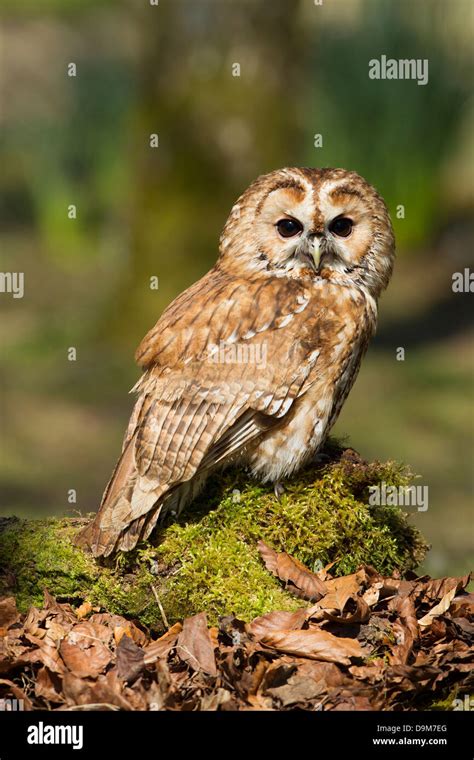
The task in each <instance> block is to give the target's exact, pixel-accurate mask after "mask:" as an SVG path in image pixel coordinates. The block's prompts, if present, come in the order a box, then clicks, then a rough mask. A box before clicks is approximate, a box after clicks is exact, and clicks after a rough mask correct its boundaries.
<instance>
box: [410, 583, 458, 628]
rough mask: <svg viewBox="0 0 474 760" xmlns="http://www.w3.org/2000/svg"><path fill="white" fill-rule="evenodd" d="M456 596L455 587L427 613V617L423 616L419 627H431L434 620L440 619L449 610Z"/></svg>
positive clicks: (419, 621)
mask: <svg viewBox="0 0 474 760" xmlns="http://www.w3.org/2000/svg"><path fill="white" fill-rule="evenodd" d="M455 596H456V586H453V588H452V589H451V591H448V592H447V593H446V594H445V595H444V596H443V598H442V599H441V601H440V602H439V603H438V604H436V605H435V606H434V607H433V608H432V609H431V610H430V611H429V612H427V613H426V615H423V617H422V618H420V619H419V620H418V625H421V626H422V627H424V626H427V625H431V623H432V622H433V620H434V619H435V618H436V617H438V615H443V613H445V612H446V611H447V610H449V607H450V605H451V601H452V600H453V599H454V597H455Z"/></svg>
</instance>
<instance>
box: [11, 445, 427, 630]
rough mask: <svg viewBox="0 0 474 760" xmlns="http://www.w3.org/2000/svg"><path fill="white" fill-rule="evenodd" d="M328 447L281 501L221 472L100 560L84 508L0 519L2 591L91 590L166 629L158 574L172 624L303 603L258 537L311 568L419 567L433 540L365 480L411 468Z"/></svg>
mask: <svg viewBox="0 0 474 760" xmlns="http://www.w3.org/2000/svg"><path fill="white" fill-rule="evenodd" d="M331 456H332V459H333V461H332V462H331V463H330V464H327V465H326V466H324V467H319V468H316V467H315V466H314V465H313V466H312V467H310V468H308V469H307V470H306V471H304V472H303V473H301V474H300V475H299V476H298V477H296V478H293V479H292V480H290V481H288V483H287V484H286V486H285V487H286V492H285V494H284V495H283V496H282V498H281V500H280V501H279V502H278V501H277V500H276V499H275V497H274V495H273V490H272V488H271V487H266V486H262V485H256V484H254V483H249V481H248V479H247V478H246V477H245V475H244V474H243V473H237V472H235V471H228V472H227V473H224V474H223V475H220V476H218V477H214V479H213V481H212V482H211V484H210V485H209V487H208V488H206V490H205V492H203V494H202V496H201V497H200V498H199V499H198V500H197V501H196V502H195V504H194V505H193V507H192V508H191V509H190V510H188V511H187V512H186V513H184V514H183V515H181V517H180V518H179V519H178V520H177V521H176V522H173V523H169V524H165V525H163V526H162V527H161V528H160V529H159V531H158V532H157V534H156V536H155V537H154V540H153V543H147V544H146V545H142V546H140V547H138V548H137V549H135V550H134V551H133V552H130V553H128V554H125V555H124V554H122V555H119V556H118V557H117V558H116V559H114V560H112V561H110V560H109V561H106V562H102V563H98V562H95V561H94V560H93V559H92V558H91V557H90V556H89V555H87V554H84V553H83V552H82V551H81V550H79V549H77V548H76V547H74V546H73V545H72V544H71V539H72V536H73V535H74V533H75V532H76V531H77V529H78V527H79V525H82V524H83V522H84V521H83V520H81V519H73V520H71V519H66V518H65V519H50V520H42V521H30V522H24V521H19V520H11V521H8V522H6V523H5V524H4V526H3V530H2V528H1V525H0V568H3V570H4V571H6V572H4V581H3V585H4V591H5V590H6V586H8V585H9V586H10V588H11V587H13V589H12V590H13V591H14V593H15V595H16V597H17V600H18V604H19V606H20V607H22V608H23V609H25V608H26V607H27V606H28V604H30V603H33V604H40V603H41V599H42V592H43V588H45V587H46V588H48V590H49V591H50V592H51V593H53V594H55V595H57V596H58V597H60V598H67V599H71V600H73V601H74V600H77V601H78V602H79V601H82V600H83V599H88V600H89V601H91V602H92V604H93V605H97V606H101V607H104V608H105V609H107V610H108V611H109V612H116V613H119V614H125V615H127V616H130V617H134V618H137V619H138V620H140V621H141V622H142V623H144V624H145V625H148V626H150V627H151V628H154V629H159V628H161V627H162V620H161V615H160V611H159V609H158V605H157V603H156V600H155V598H154V595H153V593H152V589H151V586H152V585H153V586H154V588H155V589H156V591H157V592H158V594H159V597H160V600H161V602H162V605H163V607H164V610H165V613H166V616H167V618H168V620H169V622H170V623H172V622H174V621H176V620H178V619H182V618H183V617H185V616H187V615H190V614H195V613H196V612H199V611H202V610H204V611H206V612H207V614H208V617H209V619H210V621H211V622H216V621H217V618H218V617H219V616H220V615H223V614H228V613H234V614H236V615H237V616H238V617H240V618H242V619H244V620H250V619H252V618H253V617H255V616H256V615H261V614H264V613H266V612H269V611H271V610H274V609H285V610H293V609H296V607H298V606H299V605H301V604H302V602H301V601H299V600H297V599H295V598H294V597H292V596H290V595H289V594H288V593H287V592H286V591H285V590H284V588H282V586H281V584H280V582H279V581H278V580H277V579H275V578H274V577H272V576H271V575H270V574H269V573H268V572H267V571H266V569H265V568H264V566H263V563H262V562H261V560H260V557H259V555H258V551H257V548H256V544H257V542H258V540H259V539H263V540H264V541H265V542H266V543H268V544H269V545H270V546H272V547H273V548H274V549H276V550H278V551H286V552H288V553H289V554H292V555H293V556H295V557H297V558H298V559H300V560H301V561H302V562H304V563H305V564H306V565H307V566H308V567H311V568H313V567H317V566H320V565H325V564H327V563H329V562H332V561H335V565H334V568H333V572H335V573H336V574H338V575H344V574H347V573H350V572H353V571H354V570H355V569H356V568H357V567H358V566H359V565H361V564H363V563H368V564H371V565H373V566H374V567H375V568H376V569H377V570H378V571H379V572H381V573H383V574H390V573H392V572H393V571H394V570H398V571H400V572H401V573H402V574H403V573H405V572H406V571H408V570H412V569H414V568H416V566H417V565H418V564H419V563H420V562H421V560H422V559H423V556H424V554H425V551H426V544H425V543H424V541H423V539H422V538H421V536H420V534H419V533H418V532H417V530H416V529H415V528H414V527H412V526H410V525H409V523H408V521H407V517H406V515H405V514H404V513H402V512H401V510H400V509H399V508H398V507H373V506H368V488H369V486H371V485H375V484H378V483H380V482H382V481H384V482H385V483H386V484H387V485H395V486H404V485H407V484H408V483H409V482H410V479H411V475H410V473H409V472H408V471H406V470H405V469H403V468H402V467H400V466H399V465H395V464H393V463H386V464H380V463H372V464H365V463H363V462H360V461H354V462H352V461H350V460H349V459H344V458H342V459H341V450H340V449H339V448H338V447H337V446H334V445H333V449H332V450H331ZM5 579H7V580H5ZM8 579H10V580H9V581H8ZM1 592H2V588H1V585H0V593H1Z"/></svg>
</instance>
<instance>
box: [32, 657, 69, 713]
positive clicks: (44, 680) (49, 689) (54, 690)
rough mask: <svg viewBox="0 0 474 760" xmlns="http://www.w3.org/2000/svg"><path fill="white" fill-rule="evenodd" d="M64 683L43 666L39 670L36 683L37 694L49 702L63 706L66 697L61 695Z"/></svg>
mask: <svg viewBox="0 0 474 760" xmlns="http://www.w3.org/2000/svg"><path fill="white" fill-rule="evenodd" d="M61 690H62V682H61V679H60V678H59V676H58V675H57V674H56V673H53V672H52V671H51V670H49V669H48V668H46V667H45V666H43V667H42V668H40V669H39V671H38V673H37V675H36V681H35V694H36V696H37V697H40V698H42V699H45V700H46V701H47V702H53V703H55V704H62V703H63V702H64V701H65V697H64V696H63V694H62V693H61Z"/></svg>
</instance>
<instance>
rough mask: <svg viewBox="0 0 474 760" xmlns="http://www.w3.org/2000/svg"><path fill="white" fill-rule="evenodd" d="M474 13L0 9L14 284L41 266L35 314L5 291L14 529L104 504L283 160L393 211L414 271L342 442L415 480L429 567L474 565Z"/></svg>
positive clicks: (31, 285) (405, 271)
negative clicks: (473, 282) (147, 366)
mask: <svg viewBox="0 0 474 760" xmlns="http://www.w3.org/2000/svg"><path fill="white" fill-rule="evenodd" d="M473 12H474V11H473V5H472V2H471V0H452V2H450V3H446V2H445V0H419V1H418V2H417V3H416V4H414V3H413V2H412V0H401V1H399V2H397V1H395V0H334V1H333V2H324V3H323V5H322V6H315V5H314V2H313V0H299V1H298V0H235V1H234V2H230V0H199V2H198V1H197V0H196V1H194V0H160V2H159V5H158V6H149V5H148V4H147V3H146V2H144V1H143V2H142V1H141V0H116V1H114V2H111V0H108V1H107V2H104V1H102V0H93V1H92V0H91V1H88V2H84V0H81V2H75V1H74V2H73V1H72V0H42V1H41V2H39V1H38V0H35V2H32V1H30V0H7V1H5V2H4V3H3V18H2V38H3V39H2V42H3V45H2V47H3V56H2V57H3V62H2V63H3V65H2V79H3V92H4V98H3V101H4V102H3V108H2V117H1V118H2V127H3V139H2V142H1V145H0V158H1V164H2V168H3V171H2V174H1V176H0V192H1V198H2V202H1V207H0V219H1V222H2V224H1V233H0V234H1V238H0V245H1V252H2V253H1V255H2V271H22V272H25V297H24V298H23V299H13V298H12V297H11V295H8V294H0V308H1V309H2V312H3V319H2V320H1V323H0V340H1V346H2V352H1V368H0V369H1V385H0V389H1V392H0V395H1V404H2V407H1V414H2V437H1V441H0V447H1V448H0V482H1V489H2V508H1V509H2V511H3V513H5V514H9V513H16V514H21V515H27V516H31V515H34V514H38V515H39V514H42V515H45V514H61V513H63V512H64V511H67V510H71V509H73V508H77V509H79V510H81V511H82V512H87V511H89V510H91V509H94V508H95V506H96V505H97V503H98V501H99V498H100V493H101V490H102V488H103V486H104V485H105V483H106V481H107V478H108V476H109V473H110V470H111V468H112V466H113V464H114V461H115V458H116V455H117V454H118V451H119V448H120V440H121V436H122V433H123V429H124V427H125V424H126V422H127V419H128V415H129V411H130V408H131V403H132V400H131V399H130V398H128V397H127V391H128V389H129V388H130V387H131V385H132V384H133V383H134V382H135V380H136V378H137V375H138V372H137V369H136V367H134V365H133V361H132V356H133V352H134V349H135V347H136V345H137V344H138V342H139V341H140V339H141V337H142V336H143V334H144V333H145V332H146V331H147V330H148V329H149V327H150V326H151V325H152V324H153V323H154V322H155V321H156V319H157V318H158V316H159V314H160V313H161V311H162V309H163V308H164V307H165V306H166V305H167V304H168V303H169V302H170V301H171V300H172V299H173V298H174V297H175V296H176V295H177V294H178V293H179V292H180V291H181V290H183V289H184V288H185V287H186V286H188V285H189V284H190V283H192V282H193V281H195V280H196V279H197V278H198V277H200V276H201V275H202V274H204V272H205V271H207V269H208V268H209V267H210V266H211V265H212V263H213V262H214V261H215V258H216V255H217V241H218V237H219V234H220V230H221V228H222V225H223V223H224V221H225V218H226V215H227V213H228V211H229V209H230V207H231V205H232V203H233V201H234V200H235V198H236V197H237V196H238V194H239V193H240V192H241V191H242V190H243V189H244V188H245V187H246V186H247V185H248V183H249V182H250V181H251V180H252V179H254V178H255V177H256V176H257V175H258V174H261V173H264V172H266V171H269V170H271V169H274V168H276V167H280V166H285V165H306V166H331V165H332V166H345V167H346V168H350V169H355V170H357V171H359V172H360V173H361V174H362V175H363V176H365V177H366V178H367V179H368V180H369V181H370V182H372V183H373V184H374V185H375V186H376V187H377V188H378V189H379V191H380V192H381V193H382V195H383V196H384V197H385V199H386V201H387V204H388V205H389V208H390V210H391V212H392V217H393V219H394V226H395V231H396V236H397V243H398V262H397V267H396V271H395V275H394V278H393V280H392V283H391V285H390V288H389V290H388V292H387V294H386V296H385V297H384V298H383V300H382V302H381V319H380V328H379V335H378V337H377V338H376V340H375V341H374V344H373V346H372V348H371V350H370V352H369V355H368V357H367V359H366V361H365V363H364V365H363V368H362V371H361V374H360V376H359V379H358V381H357V383H356V387H355V389H354V390H353V392H352V394H351V396H350V397H349V400H348V402H347V404H346V406H345V409H344V411H343V413H342V415H341V418H340V421H339V422H338V424H337V428H336V433H337V434H338V435H347V436H349V437H350V442H351V445H353V446H354V447H355V448H357V449H358V450H359V451H360V452H361V453H362V454H363V455H364V456H366V457H367V458H374V457H378V458H379V459H388V458H393V459H397V460H400V461H405V462H408V463H409V464H410V465H411V467H412V468H413V470H415V471H417V472H418V473H419V474H420V476H421V480H420V483H423V484H427V485H428V486H429V488H430V506H429V510H428V511H427V512H425V513H419V514H418V515H416V516H415V520H416V521H417V524H418V526H419V527H420V528H421V530H422V531H423V532H424V534H425V535H426V536H427V537H428V539H429V540H431V542H432V543H433V550H432V552H431V554H430V555H429V558H428V560H427V564H426V568H427V569H428V570H430V571H432V572H440V573H444V572H456V571H457V570H465V569H466V563H468V562H469V558H471V559H472V529H471V522H472V520H471V515H472V512H471V509H472V507H471V503H472V501H471V500H472V453H473V446H472V443H473V429H474V424H473V422H474V420H473V414H472V402H473V373H474V366H473V365H474V362H473V352H472V322H471V317H470V309H469V305H468V304H467V299H468V298H469V294H453V293H452V290H451V275H452V273H453V271H462V270H463V268H464V267H467V266H470V265H471V266H472V264H471V257H472V250H473V247H472V230H473V220H472V210H473V206H474V197H473V187H474V183H473V170H474V159H473V145H474V137H473V135H474V129H473V127H474V103H473V94H472V92H473V91H472V84H473V61H472V32H473V26H474V23H473ZM382 54H383V55H386V56H387V57H394V58H423V59H424V58H426V59H428V61H429V83H428V85H426V86H419V85H417V83H416V82H415V81H410V80H408V81H374V80H370V79H369V77H368V61H369V60H370V59H371V58H380V56H381V55H382ZM70 62H74V63H76V66H77V76H76V77H68V76H67V65H68V63H70ZM235 62H238V63H240V66H241V76H240V77H233V76H232V64H233V63H235ZM151 133H157V134H158V135H159V148H157V149H152V148H150V145H149V137H150V134H151ZM315 134H321V135H322V136H323V147H321V148H316V147H314V135H315ZM70 204H75V205H76V206H77V219H75V220H70V219H68V216H67V208H68V206H69V205H70ZM400 204H402V205H403V206H404V207H405V218H404V219H397V218H396V209H397V206H399V205H400ZM152 276H158V277H159V283H160V286H159V290H158V291H155V290H151V289H150V287H149V281H150V277H152ZM70 346H74V347H76V349H77V361H75V362H69V361H68V358H67V349H68V347H70ZM399 346H402V347H404V348H405V361H403V362H400V361H397V360H396V349H397V347H399ZM73 488H74V489H76V490H77V504H76V505H71V504H69V503H68V501H67V492H68V490H69V489H73Z"/></svg>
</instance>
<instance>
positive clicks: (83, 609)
mask: <svg viewBox="0 0 474 760" xmlns="http://www.w3.org/2000/svg"><path fill="white" fill-rule="evenodd" d="M92 609H93V608H92V604H91V603H90V602H83V603H82V604H81V605H80V606H79V607H78V608H77V610H76V615H77V617H78V618H79V620H82V618H85V617H87V615H90V613H91V612H92Z"/></svg>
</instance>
